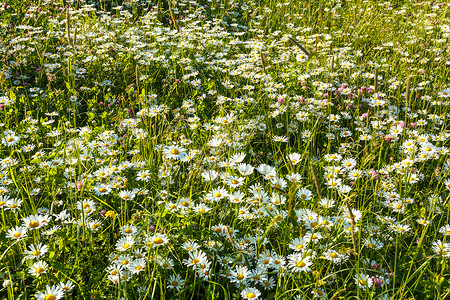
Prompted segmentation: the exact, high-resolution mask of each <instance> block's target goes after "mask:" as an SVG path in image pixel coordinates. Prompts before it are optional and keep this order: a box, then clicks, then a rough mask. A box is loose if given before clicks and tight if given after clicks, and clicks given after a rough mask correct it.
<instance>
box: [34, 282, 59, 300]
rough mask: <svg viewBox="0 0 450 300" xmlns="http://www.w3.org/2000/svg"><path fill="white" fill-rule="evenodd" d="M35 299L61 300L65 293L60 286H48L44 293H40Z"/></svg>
mask: <svg viewBox="0 0 450 300" xmlns="http://www.w3.org/2000/svg"><path fill="white" fill-rule="evenodd" d="M34 297H35V298H36V299H37V300H59V299H61V298H62V297H64V291H63V289H62V288H61V287H60V286H59V285H54V286H52V287H50V286H48V285H47V286H46V288H45V291H44V292H38V293H37V294H35V295H34Z"/></svg>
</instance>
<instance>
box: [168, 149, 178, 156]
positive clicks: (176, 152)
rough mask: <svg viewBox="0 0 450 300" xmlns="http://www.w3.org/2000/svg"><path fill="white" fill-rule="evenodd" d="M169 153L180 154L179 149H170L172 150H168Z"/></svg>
mask: <svg viewBox="0 0 450 300" xmlns="http://www.w3.org/2000/svg"><path fill="white" fill-rule="evenodd" d="M170 153H171V154H173V155H178V154H180V151H178V149H172V151H170Z"/></svg>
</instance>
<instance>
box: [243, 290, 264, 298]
mask: <svg viewBox="0 0 450 300" xmlns="http://www.w3.org/2000/svg"><path fill="white" fill-rule="evenodd" d="M241 296H242V298H244V299H250V300H252V299H259V297H260V296H261V292H260V291H259V290H258V289H255V288H246V289H245V290H243V291H242V292H241Z"/></svg>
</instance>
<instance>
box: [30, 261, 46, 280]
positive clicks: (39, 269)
mask: <svg viewBox="0 0 450 300" xmlns="http://www.w3.org/2000/svg"><path fill="white" fill-rule="evenodd" d="M47 269H48V264H47V263H46V262H45V261H37V262H35V263H34V264H32V265H31V266H30V268H29V269H28V273H30V274H31V275H32V276H36V277H39V276H41V275H42V274H45V273H46V272H47Z"/></svg>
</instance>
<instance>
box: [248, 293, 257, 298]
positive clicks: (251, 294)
mask: <svg viewBox="0 0 450 300" xmlns="http://www.w3.org/2000/svg"><path fill="white" fill-rule="evenodd" d="M255 297H256V295H255V294H254V293H248V294H247V298H248V299H253V298H255Z"/></svg>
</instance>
